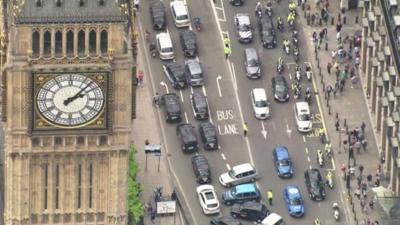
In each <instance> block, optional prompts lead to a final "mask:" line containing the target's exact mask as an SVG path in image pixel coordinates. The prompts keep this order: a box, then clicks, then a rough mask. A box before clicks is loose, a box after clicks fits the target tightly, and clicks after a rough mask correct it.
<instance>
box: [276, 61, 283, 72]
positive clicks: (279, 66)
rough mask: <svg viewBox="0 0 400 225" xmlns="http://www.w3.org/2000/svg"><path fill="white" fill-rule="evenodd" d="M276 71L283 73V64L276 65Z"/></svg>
mask: <svg viewBox="0 0 400 225" xmlns="http://www.w3.org/2000/svg"><path fill="white" fill-rule="evenodd" d="M276 71H278V73H282V72H283V63H278V64H276Z"/></svg>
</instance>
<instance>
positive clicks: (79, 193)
mask: <svg viewBox="0 0 400 225" xmlns="http://www.w3.org/2000/svg"><path fill="white" fill-rule="evenodd" d="M77 183H78V187H77V189H78V190H77V195H76V196H77V198H78V199H77V203H78V204H77V207H78V209H80V208H81V194H82V193H81V192H82V190H81V189H82V188H81V186H82V164H79V165H78V182H77Z"/></svg>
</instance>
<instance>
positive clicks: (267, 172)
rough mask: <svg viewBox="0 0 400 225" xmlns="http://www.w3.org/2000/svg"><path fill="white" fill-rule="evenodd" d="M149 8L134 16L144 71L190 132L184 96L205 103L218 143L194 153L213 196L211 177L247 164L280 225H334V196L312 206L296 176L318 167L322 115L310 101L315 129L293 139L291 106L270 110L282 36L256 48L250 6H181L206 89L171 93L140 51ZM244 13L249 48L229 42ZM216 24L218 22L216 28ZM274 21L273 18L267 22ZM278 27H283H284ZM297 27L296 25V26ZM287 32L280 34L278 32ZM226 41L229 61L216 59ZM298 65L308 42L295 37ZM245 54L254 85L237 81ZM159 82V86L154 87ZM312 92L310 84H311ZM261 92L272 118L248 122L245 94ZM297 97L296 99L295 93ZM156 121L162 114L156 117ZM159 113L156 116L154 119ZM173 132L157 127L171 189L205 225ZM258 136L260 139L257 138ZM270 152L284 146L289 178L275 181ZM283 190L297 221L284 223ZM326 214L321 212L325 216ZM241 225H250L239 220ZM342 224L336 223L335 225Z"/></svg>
mask: <svg viewBox="0 0 400 225" xmlns="http://www.w3.org/2000/svg"><path fill="white" fill-rule="evenodd" d="M154 1H155V0H152V1H142V3H141V4H142V5H141V11H140V15H139V30H140V31H141V32H140V33H141V34H142V35H141V38H140V43H142V45H141V49H140V50H142V51H143V50H144V51H145V54H144V55H145V56H146V60H145V61H147V64H148V66H147V68H148V71H149V72H150V73H151V77H150V78H151V82H152V85H153V89H155V91H158V92H160V93H166V92H176V93H177V95H178V96H181V101H182V106H183V110H184V115H185V118H184V119H183V122H185V121H186V122H189V123H191V124H192V125H194V126H196V125H197V124H198V122H197V121H196V120H195V119H194V117H193V113H192V110H191V106H190V100H189V96H190V94H191V92H193V91H203V92H204V93H205V94H206V95H207V96H208V101H209V104H210V113H211V121H212V122H213V123H214V124H215V125H216V127H218V129H219V141H220V145H221V149H220V150H219V151H205V150H203V149H201V150H200V151H199V153H200V154H204V155H205V156H206V157H207V158H208V160H209V163H210V165H211V169H212V180H213V181H212V184H213V185H214V187H215V188H216V190H217V192H218V195H219V197H220V196H221V193H222V192H223V191H225V190H226V189H225V188H223V187H222V186H221V185H220V184H219V182H218V176H219V175H220V174H221V173H223V172H225V171H226V170H227V169H228V168H230V167H232V166H235V165H237V164H241V163H245V162H250V163H252V164H254V165H255V167H256V168H257V169H258V170H259V172H260V174H261V179H259V180H258V182H257V184H258V186H259V188H260V190H261V192H262V195H263V201H264V202H266V192H267V190H269V189H272V190H273V192H274V205H273V206H272V207H270V209H271V211H274V212H277V213H279V214H280V215H281V216H283V218H284V220H285V221H286V223H287V224H294V223H297V224H312V221H313V220H314V219H315V217H316V216H317V215H318V217H319V218H320V219H321V221H322V222H323V223H322V224H334V223H335V222H334V221H333V216H332V210H331V206H332V203H333V202H335V201H338V202H339V201H341V199H340V198H339V196H340V195H339V193H338V189H337V188H335V189H334V190H333V191H330V190H327V198H326V199H325V200H324V201H322V202H318V203H316V202H313V201H311V200H310V199H309V197H308V194H307V191H306V187H305V184H304V178H303V177H304V176H303V172H304V170H306V169H307V168H310V167H318V166H317V164H316V159H315V155H316V150H317V149H318V148H322V145H321V143H320V142H319V139H318V137H317V133H318V132H317V131H318V129H319V127H321V126H322V122H323V120H322V118H323V115H321V114H320V110H319V107H318V105H317V104H316V97H315V96H314V95H313V99H312V100H313V103H312V105H311V111H312V113H313V115H314V122H315V123H314V124H315V125H314V127H315V130H314V131H313V132H311V133H310V134H307V135H303V134H300V133H298V132H297V130H296V128H295V121H294V115H293V104H294V102H295V101H294V99H293V96H291V99H290V101H289V102H288V103H283V104H281V103H276V102H274V101H273V100H272V96H273V95H272V90H271V78H272V76H274V75H275V74H276V69H275V66H276V61H277V59H278V57H279V56H280V55H282V56H283V55H284V53H283V51H282V40H283V37H288V38H291V33H289V31H287V29H285V32H284V33H279V32H278V47H277V48H275V49H264V48H263V47H262V45H261V41H260V36H259V33H258V30H257V29H256V18H255V16H254V7H255V3H251V2H249V1H246V2H245V5H243V6H240V7H234V6H231V5H229V4H228V3H227V1H224V4H223V5H222V2H221V0H217V1H216V3H215V6H216V8H213V4H212V1H195V0H187V4H188V8H189V12H190V13H191V17H201V18H202V27H203V29H202V31H201V32H199V33H198V32H196V33H197V42H198V48H199V59H200V62H201V63H202V66H203V69H204V74H205V80H206V85H205V87H204V88H186V89H184V90H182V91H179V90H174V89H173V88H172V87H171V86H170V85H169V82H168V81H167V79H166V77H165V75H164V74H163V71H162V63H163V62H162V61H161V60H159V59H158V58H152V57H151V56H150V55H149V52H148V45H149V43H146V41H145V38H144V36H143V33H144V30H145V29H147V30H149V31H151V30H152V29H151V20H150V15H149V10H148V8H149V4H150V3H151V2H154ZM164 4H165V6H166V11H167V27H168V31H169V33H170V34H171V37H172V39H173V43H174V47H175V56H176V58H175V59H176V61H177V62H179V63H181V64H182V65H183V61H184V56H183V51H182V49H181V47H180V43H179V36H178V35H179V30H182V29H177V28H176V27H175V26H174V24H173V20H172V17H171V15H170V10H169V1H164ZM287 11H288V9H287V4H285V3H283V2H282V3H281V5H280V6H277V5H276V4H275V5H274V15H277V14H279V15H284V16H282V18H283V19H284V20H286V14H287ZM239 12H241V13H249V15H250V16H251V19H252V21H251V22H252V25H253V37H254V40H253V42H252V43H251V44H245V45H244V44H240V43H238V41H237V40H236V39H235V27H234V24H233V18H234V15H235V14H236V13H239ZM217 19H218V22H217ZM275 20H276V17H275ZM285 25H286V23H285ZM296 25H297V27H300V24H296ZM285 28H287V27H285ZM221 33H224V34H228V35H229V37H230V39H231V47H232V55H231V56H230V58H229V60H225V56H224V55H223V48H222V47H223V46H222V44H223V43H222V35H221ZM299 33H300V34H301V36H300V54H301V56H302V57H301V58H300V62H306V61H308V59H307V57H304V56H305V55H306V51H305V50H304V47H302V46H305V42H306V41H309V40H306V38H305V37H304V36H303V35H302V32H301V30H300V32H299ZM155 34H156V32H154V31H152V35H151V39H153V40H154V39H155ZM246 47H253V48H256V49H257V51H258V53H259V55H260V56H261V59H262V66H263V68H262V69H263V75H262V78H261V79H259V80H249V79H248V78H246V76H245V75H244V64H243V52H244V49H245V48H246ZM284 58H285V61H286V62H288V64H287V68H285V71H284V73H283V76H286V78H287V80H288V81H290V80H291V75H289V73H293V72H294V64H293V63H292V62H293V61H294V60H293V56H292V55H289V56H287V57H286V56H284ZM162 82H164V83H166V84H167V85H166V86H165V85H161V83H162ZM302 86H303V90H304V89H305V87H307V86H310V87H313V85H312V83H311V82H308V81H305V79H303V81H302ZM314 86H315V85H314ZM258 87H263V88H266V90H267V94H268V96H269V98H270V100H271V101H270V102H271V103H272V104H271V109H272V117H271V118H270V119H268V120H265V121H260V120H257V119H256V118H255V117H254V114H253V110H252V107H251V102H250V91H251V89H253V88H258ZM303 93H304V92H303ZM160 113H161V115H162V112H160ZM160 113H159V115H160ZM244 121H246V122H247V123H248V126H249V134H248V138H244V137H243V135H242V124H243V122H244ZM175 127H176V125H171V124H167V123H165V121H163V120H162V122H161V124H160V129H161V132H162V135H163V139H164V142H165V144H166V146H165V147H166V148H167V149H168V152H169V153H170V156H169V159H170V163H171V165H172V169H173V171H174V173H175V175H176V177H177V178H178V183H179V186H180V187H179V188H181V189H182V190H183V194H184V197H185V200H186V201H187V202H188V203H189V204H188V205H189V211H190V213H191V214H192V217H193V218H194V221H195V224H196V225H202V224H207V223H208V220H209V217H208V216H205V215H204V214H203V213H202V210H201V208H200V205H199V203H198V200H197V196H196V193H195V188H196V187H197V183H196V182H195V180H194V174H193V172H192V169H191V163H190V158H191V156H192V155H190V154H183V153H182V151H181V149H180V143H179V140H178V139H177V137H176V134H175ZM263 131H264V132H263ZM276 145H285V146H287V147H288V149H289V151H290V154H291V157H292V160H293V163H294V167H295V175H294V177H293V178H292V179H287V180H284V179H280V178H278V176H277V175H276V172H275V168H274V166H273V164H272V157H271V155H272V154H271V153H272V149H273V148H274V147H275V146H276ZM329 169H333V168H332V166H331V163H328V164H327V165H325V167H324V169H322V170H321V172H323V174H324V173H325V172H326V170H329ZM289 184H295V185H297V186H299V188H300V190H301V192H302V194H303V197H304V200H305V202H304V204H305V209H306V214H305V216H304V218H300V219H295V218H291V217H290V216H289V215H288V213H287V210H286V208H285V205H284V202H283V200H282V190H283V188H284V187H286V186H287V185H289ZM221 206H222V212H223V214H224V215H227V214H229V207H226V206H224V205H223V203H222V202H221ZM327 212H328V213H327ZM242 222H243V224H250V223H247V222H244V221H242ZM335 224H346V223H345V222H344V219H342V222H341V223H335Z"/></svg>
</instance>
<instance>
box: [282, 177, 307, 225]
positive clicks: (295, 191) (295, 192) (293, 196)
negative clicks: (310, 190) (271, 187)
mask: <svg viewBox="0 0 400 225" xmlns="http://www.w3.org/2000/svg"><path fill="white" fill-rule="evenodd" d="M283 199H284V200H285V203H286V207H287V209H288V212H289V215H291V216H293V217H301V216H303V215H304V205H303V197H301V193H300V189H299V188H298V187H297V186H294V185H289V186H287V187H286V188H285V189H284V190H283Z"/></svg>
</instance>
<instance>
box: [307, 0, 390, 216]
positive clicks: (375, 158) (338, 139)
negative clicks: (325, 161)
mask: <svg viewBox="0 0 400 225" xmlns="http://www.w3.org/2000/svg"><path fill="white" fill-rule="evenodd" d="M330 3H331V5H330V7H329V9H330V14H331V15H334V16H335V17H336V16H337V15H338V13H339V3H338V1H331V2H330ZM310 4H311V3H310ZM315 11H316V9H315V6H314V4H313V3H312V4H311V12H315ZM345 15H346V17H347V21H346V22H347V24H343V28H342V37H343V38H344V37H345V36H346V35H350V36H351V35H353V34H354V31H355V30H359V29H361V27H360V25H359V24H356V23H355V18H356V17H357V16H360V15H361V12H360V10H359V9H358V10H351V11H348V12H346V13H345ZM302 23H303V24H304V26H303V28H304V32H305V34H306V35H308V36H309V39H311V34H312V32H313V31H316V32H317V34H318V33H319V31H321V29H322V28H324V27H325V26H307V25H306V21H305V19H304V18H302ZM335 23H336V19H335ZM326 27H327V28H328V36H329V38H328V41H327V42H328V47H329V48H328V50H327V51H326V50H325V49H323V48H324V46H325V42H326V41H324V42H323V43H322V45H321V46H322V48H321V50H319V51H318V59H319V64H320V67H321V72H322V77H323V78H322V79H323V80H324V84H325V87H326V86H327V85H328V84H330V85H332V86H333V87H334V84H335V81H336V76H335V73H334V71H335V69H332V72H331V73H332V74H331V75H329V74H328V72H327V68H326V65H327V63H328V62H332V61H331V60H332V57H331V51H332V50H333V49H334V48H336V46H337V40H336V26H335V25H331V24H330V19H329V23H328V26H326ZM308 45H309V48H308V49H312V50H313V49H314V46H313V43H312V41H311V40H310V41H309V42H308ZM345 49H346V50H347V49H348V44H345ZM312 50H310V51H309V55H311V56H315V53H314V52H313V51H312ZM312 64H313V67H314V68H315V69H314V74H315V76H314V78H316V84H317V89H318V92H319V93H320V94H319V96H320V97H321V99H323V100H322V103H323V104H322V105H323V106H322V109H323V111H324V115H328V116H326V118H325V124H326V129H327V132H328V136H329V139H330V141H331V143H332V146H333V150H334V153H335V156H334V159H335V165H336V168H337V169H336V171H335V172H336V174H337V176H336V177H337V179H336V181H338V182H339V184H340V186H341V187H342V190H345V189H346V188H345V186H346V183H345V181H344V180H343V179H340V177H341V171H340V168H341V165H343V164H345V165H347V163H348V154H347V153H344V145H343V140H345V139H347V135H346V128H345V126H344V120H346V123H347V126H348V130H349V131H351V130H353V129H355V128H357V127H360V125H361V123H362V122H365V123H366V129H365V136H366V139H367V141H368V146H367V151H366V152H363V151H361V153H360V154H355V158H356V164H357V166H356V168H357V167H358V166H360V165H363V166H364V171H363V175H364V176H363V178H364V180H366V178H365V177H366V176H367V175H368V174H371V175H372V176H373V181H375V174H376V170H377V168H378V165H379V163H380V161H379V152H378V146H377V141H376V140H377V139H376V136H375V134H374V132H373V128H372V127H373V126H372V123H371V120H370V115H369V109H368V108H367V103H366V102H367V101H366V96H365V94H364V92H363V89H362V84H360V82H358V84H356V85H352V86H353V87H351V85H350V83H351V82H350V79H348V80H347V82H346V87H345V91H344V92H343V94H342V95H340V94H337V95H336V97H333V96H331V97H330V100H329V107H330V111H331V112H330V115H329V107H328V105H327V100H326V98H325V93H324V91H323V88H324V87H323V85H322V82H321V77H320V76H319V75H318V70H317V68H318V67H317V64H318V63H317V60H315V57H313V60H312ZM343 67H344V64H341V65H340V68H341V69H343ZM357 76H358V77H359V78H361V77H360V76H359V74H358V73H357ZM361 81H362V79H361ZM336 114H338V118H339V120H340V129H339V131H337V130H336V127H335V121H336V120H335V118H336ZM352 163H353V162H351V164H352ZM358 174H359V170H358V169H356V176H358ZM383 183H384V182H383ZM350 186H351V188H350V190H351V191H350V193H351V194H350V196H351V197H352V203H353V205H354V206H353V205H351V204H350V202H351V200H350V199H349V197H348V194H347V192H344V193H342V196H343V197H344V198H345V199H347V204H346V208H347V212H349V211H350V213H351V214H352V215H353V216H352V220H351V222H352V224H362V221H363V220H364V219H367V218H369V220H370V221H371V222H372V221H375V220H377V221H379V215H378V213H377V212H376V210H374V209H370V208H368V207H367V208H368V209H367V210H362V208H361V206H360V200H357V198H356V197H355V196H354V192H355V190H356V188H357V181H356V179H353V180H351V185H350ZM371 199H373V193H372V191H371V186H368V196H367V198H366V200H365V201H366V202H367V203H368V202H369V201H370V200H371Z"/></svg>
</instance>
